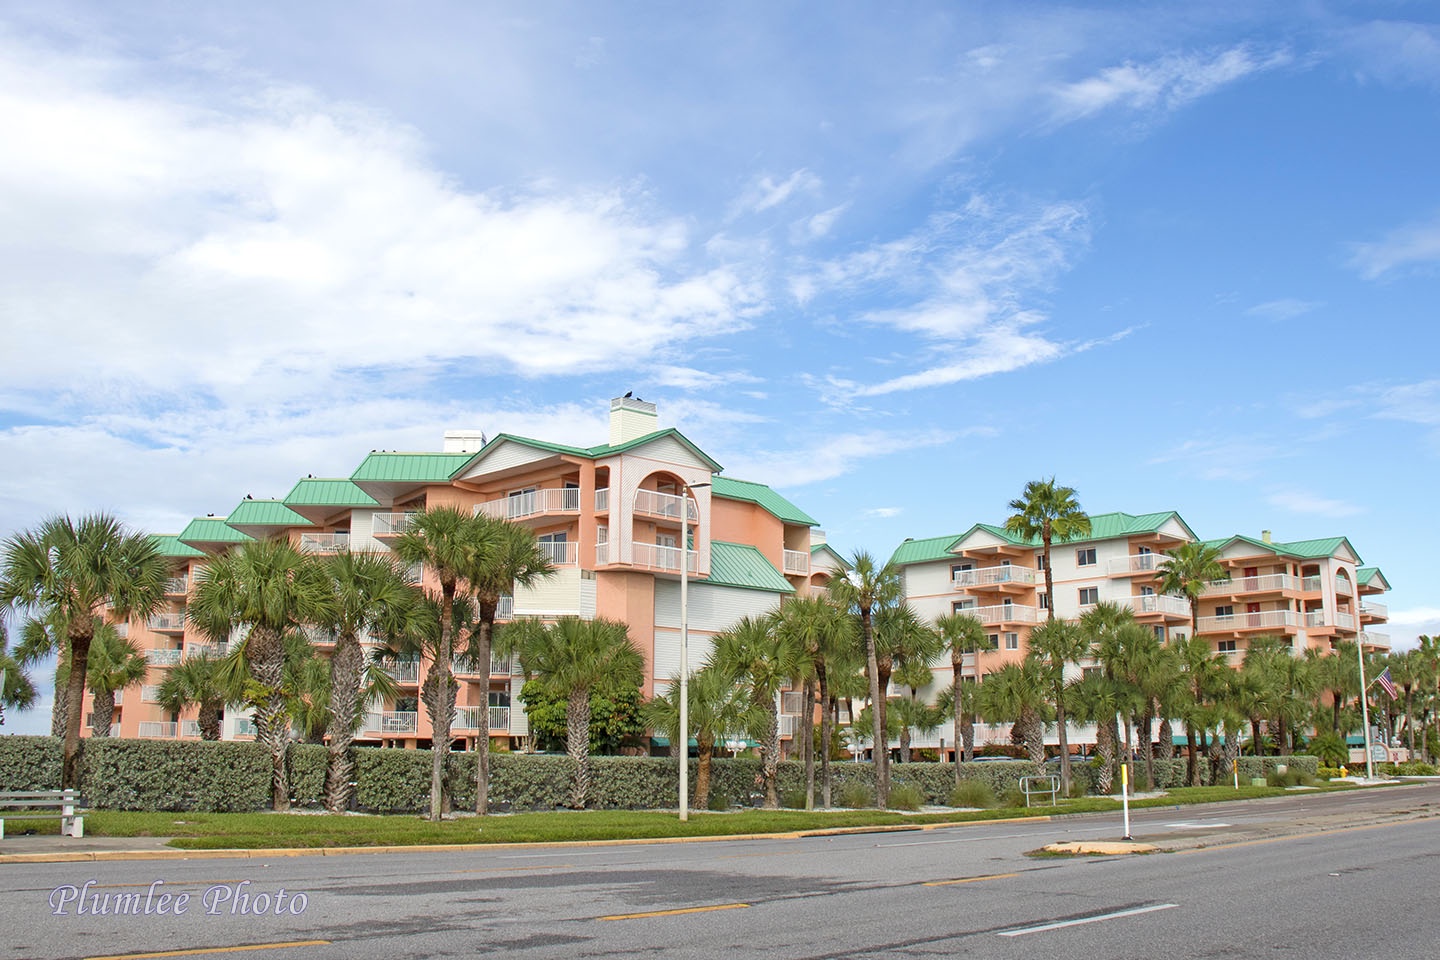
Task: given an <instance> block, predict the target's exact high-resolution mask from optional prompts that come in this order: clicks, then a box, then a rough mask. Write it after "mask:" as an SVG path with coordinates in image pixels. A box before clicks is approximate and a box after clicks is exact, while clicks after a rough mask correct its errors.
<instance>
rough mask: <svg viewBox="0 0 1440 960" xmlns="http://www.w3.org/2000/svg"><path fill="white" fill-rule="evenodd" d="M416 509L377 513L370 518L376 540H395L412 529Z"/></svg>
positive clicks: (372, 534) (371, 533) (372, 532)
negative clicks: (404, 511) (402, 511)
mask: <svg viewBox="0 0 1440 960" xmlns="http://www.w3.org/2000/svg"><path fill="white" fill-rule="evenodd" d="M414 516H415V512H414V511H409V512H406V513H377V514H375V515H374V516H373V517H371V518H370V535H371V536H372V537H374V538H375V539H376V540H393V539H394V538H396V537H398V536H400V535H401V534H403V533H405V532H406V531H407V530H409V529H410V524H411V522H412V518H413V517H414Z"/></svg>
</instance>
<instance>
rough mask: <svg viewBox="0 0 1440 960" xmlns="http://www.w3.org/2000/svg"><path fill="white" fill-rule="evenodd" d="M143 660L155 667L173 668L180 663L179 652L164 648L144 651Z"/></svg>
mask: <svg viewBox="0 0 1440 960" xmlns="http://www.w3.org/2000/svg"><path fill="white" fill-rule="evenodd" d="M145 659H146V660H148V661H149V662H150V663H152V664H154V665H155V666H157V667H173V666H175V664H177V663H179V662H180V651H179V650H170V649H166V648H162V649H158V650H146V651H145Z"/></svg>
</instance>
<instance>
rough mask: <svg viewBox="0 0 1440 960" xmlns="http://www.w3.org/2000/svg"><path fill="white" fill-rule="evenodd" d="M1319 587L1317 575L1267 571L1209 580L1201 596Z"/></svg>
mask: <svg viewBox="0 0 1440 960" xmlns="http://www.w3.org/2000/svg"><path fill="white" fill-rule="evenodd" d="M1319 589H1320V581H1319V578H1317V577H1306V578H1303V579H1302V578H1300V577H1292V576H1291V575H1290V574H1288V573H1267V574H1263V575H1261V576H1256V577H1235V578H1233V579H1230V580H1211V581H1210V582H1209V583H1207V584H1205V593H1204V594H1203V596H1207V597H1208V596H1225V597H1234V596H1239V595H1241V594H1245V593H1275V592H1277V591H1281V590H1286V591H1297V592H1303V593H1314V592H1315V591H1317V590H1319Z"/></svg>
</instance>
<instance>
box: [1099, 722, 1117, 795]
mask: <svg viewBox="0 0 1440 960" xmlns="http://www.w3.org/2000/svg"><path fill="white" fill-rule="evenodd" d="M1095 752H1096V753H1097V754H1099V756H1100V772H1099V774H1098V775H1097V776H1096V778H1095V792H1096V793H1098V794H1100V795H1101V796H1104V795H1105V794H1108V793H1109V792H1110V790H1111V786H1112V784H1113V783H1114V782H1115V719H1114V718H1113V717H1112V718H1110V719H1109V720H1102V721H1100V722H1099V723H1097V724H1095Z"/></svg>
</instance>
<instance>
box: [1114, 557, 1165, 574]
mask: <svg viewBox="0 0 1440 960" xmlns="http://www.w3.org/2000/svg"><path fill="white" fill-rule="evenodd" d="M1164 560H1165V556H1164V555H1163V554H1159V553H1137V554H1133V555H1132V556H1128V557H1116V558H1115V559H1114V560H1110V561H1108V562H1107V563H1106V565H1105V569H1106V571H1107V572H1108V573H1109V574H1110V575H1111V576H1112V577H1126V576H1132V575H1134V574H1137V573H1138V574H1145V573H1159V572H1160V571H1161V570H1163V569H1164V568H1163V567H1162V566H1161V563H1162V562H1163V561H1164Z"/></svg>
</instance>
